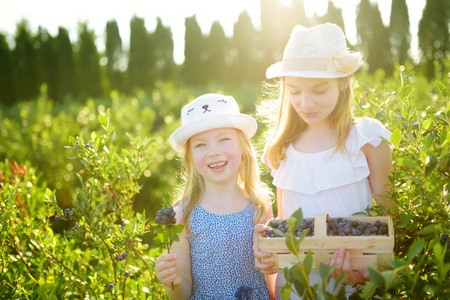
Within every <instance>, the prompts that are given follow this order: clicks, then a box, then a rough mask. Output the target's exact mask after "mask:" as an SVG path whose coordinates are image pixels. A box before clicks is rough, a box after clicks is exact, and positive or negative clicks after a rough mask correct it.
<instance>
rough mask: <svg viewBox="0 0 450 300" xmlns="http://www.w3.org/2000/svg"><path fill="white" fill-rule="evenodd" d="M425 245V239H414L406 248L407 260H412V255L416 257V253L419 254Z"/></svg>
mask: <svg viewBox="0 0 450 300" xmlns="http://www.w3.org/2000/svg"><path fill="white" fill-rule="evenodd" d="M424 247H425V241H424V240H422V239H420V240H417V241H415V242H414V243H413V244H412V245H411V247H409V249H408V254H407V259H408V261H411V260H413V258H414V257H416V256H417V255H419V254H420V253H421V252H422V250H423V248H424Z"/></svg>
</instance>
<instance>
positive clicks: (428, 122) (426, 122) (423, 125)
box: [422, 119, 432, 130]
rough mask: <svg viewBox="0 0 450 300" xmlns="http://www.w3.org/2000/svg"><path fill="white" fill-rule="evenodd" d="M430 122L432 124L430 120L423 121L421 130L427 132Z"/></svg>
mask: <svg viewBox="0 0 450 300" xmlns="http://www.w3.org/2000/svg"><path fill="white" fill-rule="evenodd" d="M431 122H432V120H431V119H427V120H425V121H423V123H422V129H423V130H427V129H428V128H430V125H431Z"/></svg>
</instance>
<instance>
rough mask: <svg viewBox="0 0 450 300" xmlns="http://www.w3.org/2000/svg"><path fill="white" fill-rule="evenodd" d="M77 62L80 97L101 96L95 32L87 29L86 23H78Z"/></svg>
mask: <svg viewBox="0 0 450 300" xmlns="http://www.w3.org/2000/svg"><path fill="white" fill-rule="evenodd" d="M78 42H79V47H80V50H79V53H78V57H79V64H80V75H81V76H80V83H81V86H80V92H81V95H82V97H83V98H84V97H100V96H103V88H102V83H101V74H100V62H99V55H98V51H97V47H96V46H95V34H94V32H93V31H91V30H89V29H88V27H87V24H86V23H84V24H80V29H79V40H78Z"/></svg>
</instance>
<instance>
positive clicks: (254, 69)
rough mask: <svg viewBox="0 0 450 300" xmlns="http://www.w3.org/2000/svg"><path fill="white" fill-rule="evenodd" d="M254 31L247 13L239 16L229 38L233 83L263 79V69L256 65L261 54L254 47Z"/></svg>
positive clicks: (255, 41)
mask: <svg viewBox="0 0 450 300" xmlns="http://www.w3.org/2000/svg"><path fill="white" fill-rule="evenodd" d="M256 43H257V40H256V30H255V28H254V27H253V23H252V20H251V18H250V15H249V14H248V12H247V11H244V12H242V13H241V14H240V15H239V18H238V20H237V22H236V23H235V24H234V27H233V37H232V38H231V45H232V48H233V50H232V53H234V55H233V57H232V67H231V80H232V81H234V83H242V82H249V81H260V80H262V79H264V78H265V77H264V67H265V66H262V64H260V63H258V62H259V61H260V60H261V59H262V52H261V51H260V50H259V49H257V47H256Z"/></svg>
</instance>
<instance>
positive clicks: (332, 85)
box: [285, 77, 343, 126]
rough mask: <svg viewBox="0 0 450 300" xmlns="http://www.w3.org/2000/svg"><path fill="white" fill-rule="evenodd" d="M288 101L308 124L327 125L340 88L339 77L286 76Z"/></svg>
mask: <svg viewBox="0 0 450 300" xmlns="http://www.w3.org/2000/svg"><path fill="white" fill-rule="evenodd" d="M285 82H286V92H287V95H288V97H289V102H290V103H291V105H292V106H293V107H294V109H295V110H296V111H297V113H298V114H299V115H300V117H301V118H302V119H303V120H304V121H305V122H306V124H308V126H317V125H327V124H328V121H329V118H328V117H329V116H330V114H331V113H332V111H333V110H334V108H335V107H336V104H337V102H338V99H339V94H340V91H341V90H342V89H343V88H342V85H343V84H342V83H341V82H342V81H340V80H339V79H322V78H302V77H286V79H285Z"/></svg>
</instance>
